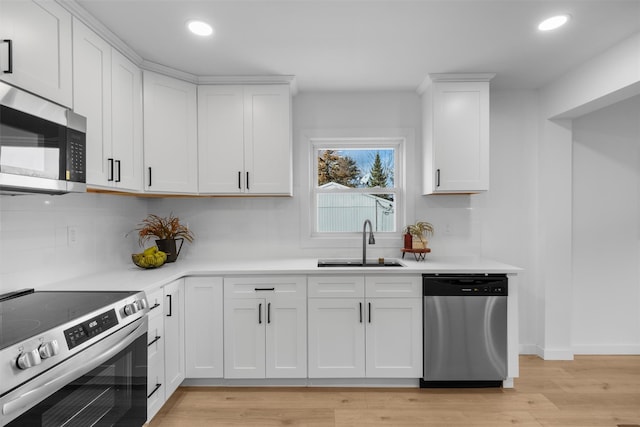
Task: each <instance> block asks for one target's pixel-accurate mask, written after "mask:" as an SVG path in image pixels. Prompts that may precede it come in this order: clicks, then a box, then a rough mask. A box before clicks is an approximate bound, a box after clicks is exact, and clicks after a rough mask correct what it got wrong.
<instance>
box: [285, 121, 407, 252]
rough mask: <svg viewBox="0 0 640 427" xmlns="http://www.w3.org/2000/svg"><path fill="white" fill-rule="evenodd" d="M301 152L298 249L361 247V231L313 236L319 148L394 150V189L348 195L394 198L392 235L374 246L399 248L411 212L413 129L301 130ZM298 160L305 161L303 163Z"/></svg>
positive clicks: (382, 237) (380, 235) (385, 235)
mask: <svg viewBox="0 0 640 427" xmlns="http://www.w3.org/2000/svg"><path fill="white" fill-rule="evenodd" d="M300 140H301V142H302V144H303V147H304V149H302V150H300V151H299V152H300V154H301V155H300V157H299V160H301V161H300V162H299V163H298V164H300V165H304V167H303V168H302V169H303V170H302V176H303V179H304V183H302V189H303V191H302V195H301V196H302V197H301V198H300V200H301V206H300V212H301V221H300V226H301V233H300V235H301V246H302V247H303V248H352V247H361V246H362V231H356V232H351V233H349V232H339V233H329V232H322V233H319V232H316V231H315V228H316V220H317V207H316V195H317V194H318V193H319V192H323V191H322V190H317V189H316V187H317V182H318V176H317V163H318V161H317V151H318V149H323V148H336V147H338V148H344V149H348V148H373V149H375V148H376V146H379V147H380V148H389V147H391V146H393V148H394V149H395V165H394V166H395V171H394V185H395V188H393V189H390V188H383V189H379V190H373V189H371V188H362V189H357V188H354V189H352V190H351V191H354V192H360V193H365V194H370V193H372V191H375V192H377V193H392V194H394V198H395V209H396V231H395V232H378V233H376V245H377V246H378V247H379V248H390V247H398V248H400V247H402V241H401V240H402V236H401V234H402V233H401V232H402V228H403V227H404V224H406V223H407V221H406V220H407V212H412V211H413V199H412V198H410V197H407V194H413V193H412V191H410V190H409V189H408V188H407V186H408V185H409V186H410V187H412V185H411V184H410V183H409V181H408V180H407V164H408V162H407V159H413V158H415V156H414V155H413V151H414V150H413V146H414V140H415V137H414V131H413V129H404V128H403V129H341V130H303V131H302V136H301V138H300ZM302 156H304V157H306V158H305V159H303V158H302Z"/></svg>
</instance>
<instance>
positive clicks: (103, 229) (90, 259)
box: [0, 193, 147, 293]
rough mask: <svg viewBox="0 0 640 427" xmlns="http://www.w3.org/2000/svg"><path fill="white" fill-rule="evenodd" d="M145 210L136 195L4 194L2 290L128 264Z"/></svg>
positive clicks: (0, 202)
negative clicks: (138, 219) (137, 229)
mask: <svg viewBox="0 0 640 427" xmlns="http://www.w3.org/2000/svg"><path fill="white" fill-rule="evenodd" d="M146 212H147V203H146V201H145V200H143V199H139V198H134V197H118V196H112V195H102V194H94V193H86V194H65V195H62V196H48V195H36V194H34V195H21V196H0V293H4V292H9V291H12V290H16V289H21V288H25V287H38V286H40V285H41V284H42V283H49V282H53V281H58V280H64V279H66V278H70V277H77V276H80V275H83V274H88V273H92V272H94V271H101V270H108V269H110V268H117V267H121V266H123V265H128V264H129V263H130V262H131V261H130V255H131V253H132V252H135V251H137V250H138V245H137V239H135V236H133V233H131V234H130V235H129V236H127V237H125V236H126V235H127V233H128V232H129V231H130V230H133V229H134V228H135V225H136V223H135V222H134V221H135V220H136V218H144V217H145V216H146Z"/></svg>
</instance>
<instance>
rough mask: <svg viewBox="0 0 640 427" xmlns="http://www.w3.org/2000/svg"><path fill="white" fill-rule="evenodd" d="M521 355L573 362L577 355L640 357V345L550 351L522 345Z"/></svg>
mask: <svg viewBox="0 0 640 427" xmlns="http://www.w3.org/2000/svg"><path fill="white" fill-rule="evenodd" d="M519 354H527V355H536V356H538V357H540V358H541V359H544V360H573V357H574V356H575V355H576V354H580V355H616V354H619V355H640V344H624V345H619V344H612V345H599V344H598V345H574V346H572V347H571V348H569V349H557V348H553V349H549V348H542V347H540V346H539V345H536V344H520V346H519Z"/></svg>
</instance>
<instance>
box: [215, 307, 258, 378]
mask: <svg viewBox="0 0 640 427" xmlns="http://www.w3.org/2000/svg"><path fill="white" fill-rule="evenodd" d="M265 315H266V305H265V300H264V299H260V298H255V299H226V300H225V307H224V377H225V378H264V377H265V359H264V349H265V324H266V316H265Z"/></svg>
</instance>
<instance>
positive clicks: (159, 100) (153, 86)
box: [143, 71, 213, 193]
mask: <svg viewBox="0 0 640 427" xmlns="http://www.w3.org/2000/svg"><path fill="white" fill-rule="evenodd" d="M143 92H144V173H145V175H146V176H145V178H144V189H145V191H147V192H159V193H196V192H197V191H198V159H197V155H198V140H197V112H196V109H197V101H196V85H194V84H191V83H187V82H184V81H181V80H177V79H174V78H171V77H166V76H163V75H160V74H157V73H154V72H151V71H144V74H143ZM211 167H213V166H211Z"/></svg>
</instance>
